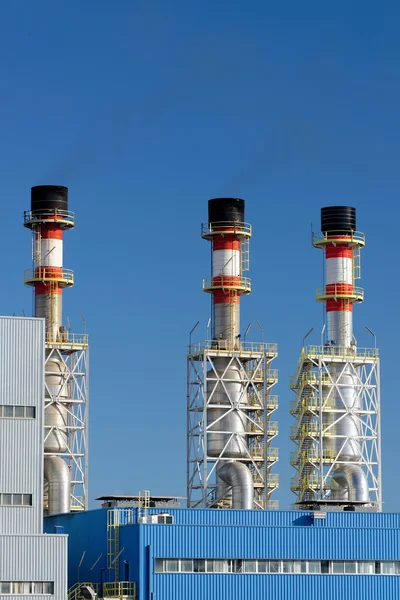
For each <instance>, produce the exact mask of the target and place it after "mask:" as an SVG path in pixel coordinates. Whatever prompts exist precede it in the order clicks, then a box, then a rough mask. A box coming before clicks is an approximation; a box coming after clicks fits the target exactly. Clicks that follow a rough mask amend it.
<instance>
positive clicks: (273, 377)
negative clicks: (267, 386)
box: [265, 369, 278, 383]
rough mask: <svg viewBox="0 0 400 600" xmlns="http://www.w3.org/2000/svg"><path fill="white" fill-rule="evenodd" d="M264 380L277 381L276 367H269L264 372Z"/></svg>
mask: <svg viewBox="0 0 400 600" xmlns="http://www.w3.org/2000/svg"><path fill="white" fill-rule="evenodd" d="M265 380H266V381H268V382H271V383H272V382H277V381H278V369H269V370H268V371H267V372H266V373H265Z"/></svg>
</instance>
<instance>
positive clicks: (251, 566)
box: [243, 560, 257, 573]
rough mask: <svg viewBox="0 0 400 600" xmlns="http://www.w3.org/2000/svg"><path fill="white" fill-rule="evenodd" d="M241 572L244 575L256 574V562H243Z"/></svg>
mask: <svg viewBox="0 0 400 600" xmlns="http://www.w3.org/2000/svg"><path fill="white" fill-rule="evenodd" d="M243 570H244V572H245V573H257V561H256V560H244V561H243Z"/></svg>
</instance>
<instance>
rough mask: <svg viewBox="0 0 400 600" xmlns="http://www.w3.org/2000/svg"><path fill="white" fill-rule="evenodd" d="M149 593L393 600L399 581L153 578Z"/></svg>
mask: <svg viewBox="0 0 400 600" xmlns="http://www.w3.org/2000/svg"><path fill="white" fill-rule="evenodd" d="M153 591H154V600H170V599H171V598H173V599H174V600H188V598H190V600H205V599H206V600H233V599H235V600H253V599H254V600H259V599H260V600H261V599H263V600H264V599H269V598H271V599H272V598H273V599H274V600H281V599H282V600H310V599H314V598H321V599H323V600H356V599H357V600H359V599H360V600H361V599H362V600H397V599H398V598H400V577H391V576H379V575H376V576H368V575H366V576H364V575H363V576H346V575H344V576H336V575H206V574H198V575H183V574H182V575H155V576H154V588H153ZM144 598H145V596H144V595H142V594H141V596H140V600H144Z"/></svg>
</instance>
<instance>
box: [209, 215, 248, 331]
mask: <svg viewBox="0 0 400 600" xmlns="http://www.w3.org/2000/svg"><path fill="white" fill-rule="evenodd" d="M241 239H242V238H241V236H240V233H239V234H238V233H237V230H236V228H235V227H234V226H233V227H229V226H224V227H218V228H216V227H215V228H214V236H213V238H212V240H213V246H212V287H213V304H214V310H213V332H214V336H215V337H216V338H217V339H224V340H230V341H231V342H234V341H235V339H236V338H237V337H238V335H239V333H240V296H241V295H242V294H243V293H246V292H244V290H243V287H242V286H241V283H242V277H241V260H242V256H241V252H242V250H241V244H242V242H241Z"/></svg>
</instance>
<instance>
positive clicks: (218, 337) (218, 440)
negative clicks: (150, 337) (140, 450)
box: [187, 198, 278, 509]
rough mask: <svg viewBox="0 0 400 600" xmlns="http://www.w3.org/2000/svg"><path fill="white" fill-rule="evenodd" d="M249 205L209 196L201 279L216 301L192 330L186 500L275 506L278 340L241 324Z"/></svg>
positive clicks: (235, 505)
mask: <svg viewBox="0 0 400 600" xmlns="http://www.w3.org/2000/svg"><path fill="white" fill-rule="evenodd" d="M244 209H245V203H244V200H241V199H238V198H215V199H212V200H209V203H208V223H207V224H205V225H203V226H202V237H203V238H204V239H206V240H208V241H210V242H211V244H212V276H211V278H210V279H205V280H204V281H203V290H204V291H205V292H207V293H209V294H211V298H212V303H211V317H210V319H209V322H208V326H207V339H206V340H205V341H202V342H198V343H192V340H191V335H190V341H189V349H188V406H187V415H188V418H187V427H188V430H187V435H188V457H187V461H188V469H187V496H188V507H220V508H231V507H232V508H234V509H236V508H239V509H253V508H255V509H264V508H267V507H269V508H271V507H273V504H272V502H270V501H269V498H270V495H271V493H272V491H273V490H274V489H275V488H276V487H277V485H278V483H277V476H276V475H272V474H271V473H270V470H271V466H272V465H273V464H274V462H276V460H277V458H278V457H277V452H276V450H275V449H271V447H270V445H271V441H272V439H273V438H274V437H275V435H276V434H277V425H276V423H272V422H271V415H272V413H273V412H274V410H276V408H277V405H278V403H277V397H276V396H272V395H271V389H272V387H273V385H274V384H275V383H276V381H277V372H276V370H272V369H271V368H270V365H271V362H272V360H273V359H274V358H275V357H276V356H277V346H276V344H264V343H263V342H248V341H247V340H246V334H247V333H248V331H249V328H250V326H249V327H247V329H246V333H245V334H244V336H243V337H242V336H241V328H240V298H241V296H244V295H247V294H249V293H250V290H251V282H250V279H248V278H247V277H244V273H245V272H246V271H247V270H248V268H249V239H250V237H251V226H250V225H249V224H247V223H245V217H244ZM196 326H197V325H196ZM196 326H195V327H196ZM258 326H259V327H260V329H261V326H260V324H259V323H258ZM194 329H195V328H193V329H192V331H191V334H192V333H193V332H194Z"/></svg>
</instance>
